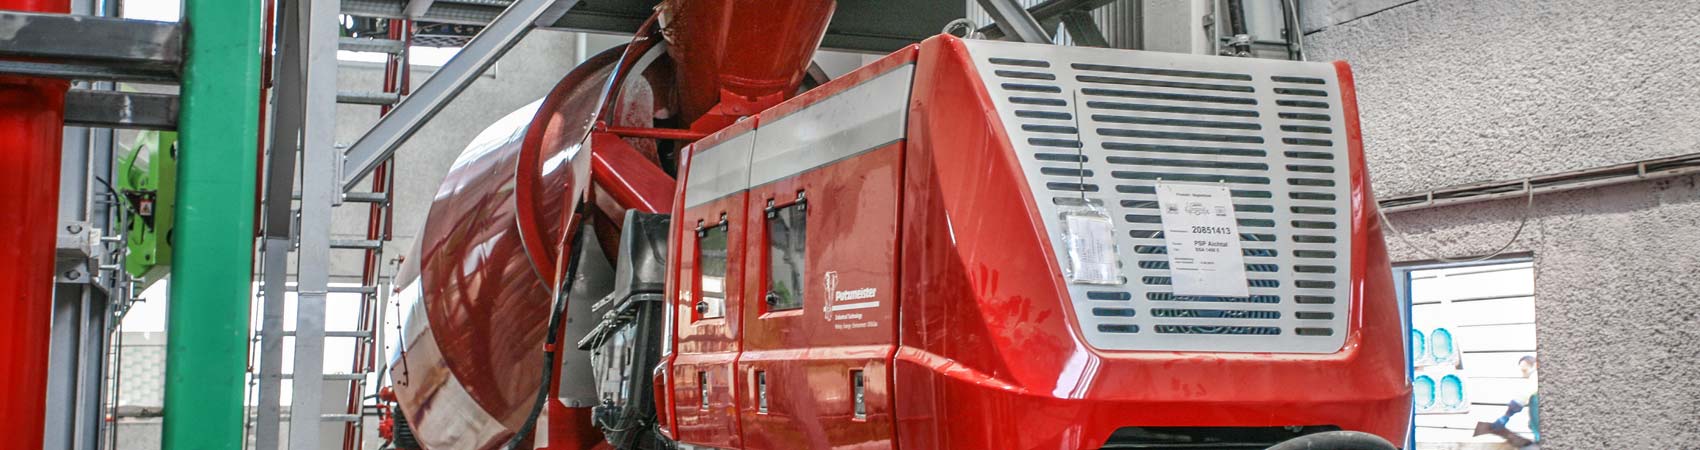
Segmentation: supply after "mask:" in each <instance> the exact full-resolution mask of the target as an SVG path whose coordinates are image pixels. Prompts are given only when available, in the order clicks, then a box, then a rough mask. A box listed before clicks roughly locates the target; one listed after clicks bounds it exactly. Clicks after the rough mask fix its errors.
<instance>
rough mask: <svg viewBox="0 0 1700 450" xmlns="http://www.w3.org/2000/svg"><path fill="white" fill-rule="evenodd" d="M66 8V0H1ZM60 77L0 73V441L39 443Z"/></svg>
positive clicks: (14, 7)
mask: <svg viewBox="0 0 1700 450" xmlns="http://www.w3.org/2000/svg"><path fill="white" fill-rule="evenodd" d="M0 9H3V10H10V11H26V12H41V13H58V14H66V13H69V12H70V10H71V3H70V1H69V0H0ZM69 88H70V83H69V82H67V81H64V80H50V79H43V78H26V77H12V76H0V142H4V143H5V144H4V145H0V242H4V243H5V245H0V448H8V449H11V448H18V449H36V448H41V441H42V433H43V430H44V429H45V428H44V426H45V419H46V413H45V411H46V406H47V405H46V403H47V352H48V341H49V339H50V338H51V335H50V334H49V328H50V324H51V323H52V320H53V271H54V256H53V253H54V241H55V236H56V234H57V232H56V228H58V226H59V223H58V222H59V153H60V139H61V136H62V135H61V129H62V128H63V127H64V125H65V91H66V90H67V89H69Z"/></svg>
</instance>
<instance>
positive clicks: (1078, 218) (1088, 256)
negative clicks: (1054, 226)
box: [1063, 210, 1121, 284]
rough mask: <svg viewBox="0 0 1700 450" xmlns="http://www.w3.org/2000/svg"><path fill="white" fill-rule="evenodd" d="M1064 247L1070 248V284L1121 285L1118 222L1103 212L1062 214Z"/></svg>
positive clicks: (1081, 211) (1084, 211)
mask: <svg viewBox="0 0 1700 450" xmlns="http://www.w3.org/2000/svg"><path fill="white" fill-rule="evenodd" d="M1063 226H1064V227H1065V228H1067V230H1066V232H1064V233H1063V243H1064V244H1065V245H1067V246H1068V269H1069V270H1068V281H1071V282H1075V283H1086V284H1120V283H1121V273H1120V271H1118V270H1116V238H1115V233H1116V230H1115V221H1114V220H1111V219H1110V216H1109V214H1107V213H1105V212H1103V211H1100V210H1080V211H1068V212H1064V213H1063Z"/></svg>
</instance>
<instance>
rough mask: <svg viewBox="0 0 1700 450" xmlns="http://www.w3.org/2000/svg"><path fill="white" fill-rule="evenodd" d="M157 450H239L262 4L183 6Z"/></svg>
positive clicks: (209, 1) (210, 1)
mask: <svg viewBox="0 0 1700 450" xmlns="http://www.w3.org/2000/svg"><path fill="white" fill-rule="evenodd" d="M184 21H185V22H186V23H189V24H193V26H194V28H195V32H194V33H190V34H189V35H188V42H187V45H186V53H187V56H186V58H185V62H184V65H183V70H182V71H183V87H182V96H181V110H182V116H181V118H180V120H179V129H180V130H181V134H180V136H181V139H182V140H181V142H180V144H179V145H180V147H179V156H180V160H179V172H178V175H179V176H178V180H177V192H178V198H177V218H176V219H177V220H176V221H177V228H176V232H175V235H176V236H177V237H176V239H175V245H176V253H175V256H174V262H173V264H172V267H171V295H170V309H169V313H168V314H169V315H168V323H167V324H166V332H167V333H168V336H170V337H169V339H168V342H167V344H166V360H165V420H164V424H163V427H162V428H163V431H162V434H163V436H162V438H161V440H162V444H163V445H162V448H168V449H172V450H214V449H218V450H225V449H234V448H241V447H242V435H243V432H242V422H243V417H244V416H245V415H246V412H245V409H244V408H243V405H242V403H243V402H242V399H243V392H244V388H245V383H244V374H245V372H246V369H247V363H248V323H249V316H248V305H249V299H250V297H251V292H252V287H251V284H250V283H251V278H252V276H253V269H252V267H253V262H252V259H253V255H254V251H253V250H254V239H253V238H254V236H253V232H254V219H253V217H254V173H255V171H254V163H255V159H256V158H255V155H254V151H253V147H252V145H253V143H254V142H255V140H256V139H258V138H259V136H258V133H259V109H260V105H259V98H258V96H257V95H255V94H256V93H257V92H259V89H260V2H254V1H230V0H188V2H187V4H186V5H185V8H184Z"/></svg>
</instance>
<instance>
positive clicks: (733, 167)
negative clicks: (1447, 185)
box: [685, 130, 756, 208]
mask: <svg viewBox="0 0 1700 450" xmlns="http://www.w3.org/2000/svg"><path fill="white" fill-rule="evenodd" d="M755 145H756V133H755V131H754V130H751V131H750V132H747V133H744V134H740V135H738V136H735V137H733V138H731V139H727V140H726V141H724V142H721V143H720V144H719V145H715V146H713V147H709V148H708V149H706V150H703V151H701V152H698V153H697V154H695V155H691V170H690V180H689V181H688V182H686V183H685V207H686V208H694V207H697V206H698V205H701V204H703V203H708V202H709V201H712V200H714V199H718V198H721V197H725V196H728V195H732V194H734V193H737V192H738V191H742V190H745V189H749V188H750V153H752V152H754V151H755Z"/></svg>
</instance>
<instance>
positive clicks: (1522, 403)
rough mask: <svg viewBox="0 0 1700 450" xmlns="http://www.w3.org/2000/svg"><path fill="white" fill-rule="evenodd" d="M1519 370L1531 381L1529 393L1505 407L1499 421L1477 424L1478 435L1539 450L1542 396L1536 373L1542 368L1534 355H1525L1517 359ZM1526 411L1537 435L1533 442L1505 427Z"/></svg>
mask: <svg viewBox="0 0 1700 450" xmlns="http://www.w3.org/2000/svg"><path fill="white" fill-rule="evenodd" d="M1517 368H1518V369H1519V370H1521V371H1522V372H1523V378H1526V379H1528V380H1529V381H1530V383H1529V390H1528V392H1526V393H1524V394H1522V395H1519V396H1517V398H1514V399H1512V400H1511V402H1510V403H1509V404H1507V405H1506V406H1505V415H1502V416H1499V419H1498V420H1495V421H1493V422H1480V423H1477V424H1476V435H1477V436H1480V435H1483V434H1493V435H1496V436H1499V437H1502V438H1505V441H1506V442H1509V443H1511V445H1514V446H1517V447H1518V448H1525V449H1527V448H1539V447H1538V446H1537V445H1538V443H1539V442H1540V440H1541V413H1540V411H1541V395H1540V392H1539V391H1538V390H1536V389H1537V387H1538V386H1539V381H1538V380H1539V378H1537V376H1538V375H1537V373H1536V371H1537V370H1538V369H1539V368H1540V363H1539V361H1536V360H1535V356H1534V355H1524V356H1523V357H1522V358H1518V359H1517ZM1524 410H1527V411H1528V412H1529V431H1530V432H1532V433H1534V435H1535V436H1534V440H1532V441H1531V440H1529V439H1525V438H1523V437H1522V436H1518V435H1517V433H1513V432H1511V430H1509V429H1506V427H1505V424H1507V423H1510V422H1511V418H1512V417H1513V416H1516V415H1517V413H1519V412H1523V411H1524Z"/></svg>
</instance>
